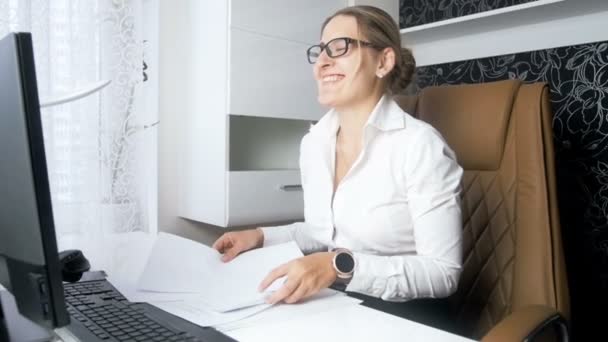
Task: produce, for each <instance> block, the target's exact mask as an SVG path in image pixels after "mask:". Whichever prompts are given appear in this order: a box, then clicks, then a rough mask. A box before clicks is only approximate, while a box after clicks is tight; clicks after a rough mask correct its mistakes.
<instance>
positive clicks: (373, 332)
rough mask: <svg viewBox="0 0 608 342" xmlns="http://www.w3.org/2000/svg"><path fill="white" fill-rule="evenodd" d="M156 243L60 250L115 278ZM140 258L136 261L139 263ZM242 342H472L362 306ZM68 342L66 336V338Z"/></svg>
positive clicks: (139, 238)
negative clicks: (76, 252)
mask: <svg viewBox="0 0 608 342" xmlns="http://www.w3.org/2000/svg"><path fill="white" fill-rule="evenodd" d="M153 241H154V237H153V236H150V235H148V234H145V233H140V232H138V233H123V234H117V235H112V236H105V237H103V238H99V237H96V238H94V239H91V238H90V237H82V238H81V237H75V238H67V239H61V240H60V241H59V250H65V249H69V248H78V249H81V250H82V251H83V253H84V254H85V255H86V257H87V258H88V259H89V261H90V262H91V265H92V268H95V269H104V270H105V271H106V272H107V273H108V274H109V275H110V276H115V275H119V274H120V273H121V272H122V273H123V274H122V275H121V276H126V274H124V272H125V270H126V269H128V268H129V267H127V265H128V264H129V263H130V262H136V260H140V262H141V260H142V258H141V256H142V254H145V255H147V253H149V251H150V249H151V247H152V244H153ZM135 256H137V257H135ZM225 333H226V334H227V335H230V336H231V337H233V338H235V339H237V340H239V341H243V342H248V341H251V342H255V341H265V342H266V341H290V342H295V341H392V340H402V339H404V337H407V341H408V342H412V341H425V342H426V341H447V342H467V341H469V342H470V341H472V340H470V339H467V338H464V337H461V336H457V335H454V334H450V333H447V332H445V331H441V330H439V329H435V328H431V327H428V326H425V325H422V324H419V323H416V322H412V321H409V320H406V319H403V318H399V317H397V316H393V315H390V314H386V313H384V312H381V311H377V310H374V309H370V308H367V307H364V306H361V305H356V304H353V305H347V306H339V307H336V308H330V309H326V310H324V311H322V312H318V313H316V314H314V315H310V316H309V317H305V318H302V317H298V318H297V319H295V318H294V319H289V318H285V319H282V320H281V321H279V322H272V323H271V324H268V323H265V324H260V325H257V324H256V325H254V326H249V327H244V328H240V329H235V330H232V331H228V332H225ZM61 336H62V337H64V339H65V340H66V341H71V340H70V339H69V338H66V334H65V332H63V333H62V334H61Z"/></svg>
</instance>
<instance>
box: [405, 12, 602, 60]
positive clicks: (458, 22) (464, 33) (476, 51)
mask: <svg viewBox="0 0 608 342" xmlns="http://www.w3.org/2000/svg"><path fill="white" fill-rule="evenodd" d="M607 18H608V1H606V0H540V1H536V2H531V3H526V4H522V5H517V6H511V7H507V8H502V9H497V10H493V11H487V12H483V13H479V14H475V15H470V16H465V17H461V18H454V19H449V20H444V21H440V22H435V23H430V24H427V25H420V26H417V27H412V28H408V29H403V30H401V40H402V44H403V45H404V46H406V47H409V48H411V49H412V50H413V53H414V57H415V58H416V65H417V66H426V65H435V64H441V63H447V62H455V61H463V60H471V59H477V58H482V57H490V56H500V55H506V54H511V53H518V52H525V51H534V50H543V49H548V48H553V47H560V46H570V45H576V44H583V43H588V42H595V41H602V40H608V31H607V30H605V29H604V28H605V25H606V24H605V22H606V19H607Z"/></svg>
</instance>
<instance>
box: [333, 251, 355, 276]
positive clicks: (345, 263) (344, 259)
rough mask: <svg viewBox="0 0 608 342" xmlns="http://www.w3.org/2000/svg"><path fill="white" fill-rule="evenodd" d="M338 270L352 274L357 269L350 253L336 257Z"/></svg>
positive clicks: (339, 254)
mask: <svg viewBox="0 0 608 342" xmlns="http://www.w3.org/2000/svg"><path fill="white" fill-rule="evenodd" d="M336 268H338V270H339V271H340V272H342V273H350V272H352V271H353V270H354V268H355V260H354V259H353V257H352V256H351V255H350V254H348V253H338V255H336Z"/></svg>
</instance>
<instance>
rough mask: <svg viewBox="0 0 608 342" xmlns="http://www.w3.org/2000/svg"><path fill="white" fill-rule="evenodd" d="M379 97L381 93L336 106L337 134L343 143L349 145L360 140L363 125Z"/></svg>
mask: <svg viewBox="0 0 608 342" xmlns="http://www.w3.org/2000/svg"><path fill="white" fill-rule="evenodd" d="M381 98H382V94H378V95H376V96H370V97H368V98H367V99H366V100H365V101H361V102H358V103H357V104H355V105H353V106H349V107H343V108H336V111H337V112H338V117H339V119H340V131H339V135H340V140H341V141H342V142H343V143H345V144H348V145H350V144H353V143H359V142H361V138H362V135H363V127H364V126H365V123H366V122H367V120H368V119H369V116H370V115H371V113H372V111H373V110H374V107H376V105H377V104H378V101H380V99H381Z"/></svg>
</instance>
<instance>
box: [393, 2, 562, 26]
mask: <svg viewBox="0 0 608 342" xmlns="http://www.w3.org/2000/svg"><path fill="white" fill-rule="evenodd" d="M562 1H566V0H538V1H533V2H527V3H524V4H520V5H514V6H508V7H503V8H498V9H495V10H490V11H484V12H480V13H475V14H470V15H465V16H462V17H456V18H450V19H446V20H440V21H435V22H432V23H428V24H424V25H417V26H412V27H408V28H404V29H401V30H399V32H400V33H401V34H407V33H412V32H418V31H423V30H430V29H433V28H436V27H442V26H448V25H454V24H458V23H461V22H465V21H471V20H477V19H481V18H487V17H492V16H497V15H503V14H506V13H512V12H518V11H522V10H526V9H530V8H534V7H540V6H546V5H550V4H554V3H557V2H562Z"/></svg>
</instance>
